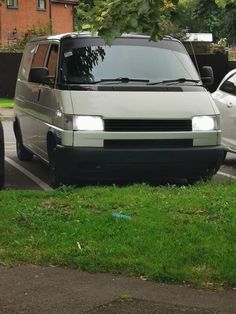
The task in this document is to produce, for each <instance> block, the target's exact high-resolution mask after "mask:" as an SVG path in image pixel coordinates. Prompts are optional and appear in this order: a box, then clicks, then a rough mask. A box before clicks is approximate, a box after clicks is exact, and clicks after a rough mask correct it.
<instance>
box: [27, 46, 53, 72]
mask: <svg viewBox="0 0 236 314" xmlns="http://www.w3.org/2000/svg"><path fill="white" fill-rule="evenodd" d="M48 47H49V45H48V44H42V45H39V46H38V49H37V51H36V53H35V55H34V58H33V62H32V66H31V68H42V67H44V63H45V59H46V55H47V51H48Z"/></svg>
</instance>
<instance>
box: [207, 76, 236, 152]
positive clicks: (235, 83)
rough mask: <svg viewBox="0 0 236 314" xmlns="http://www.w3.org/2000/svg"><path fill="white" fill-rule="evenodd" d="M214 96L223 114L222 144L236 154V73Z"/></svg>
mask: <svg viewBox="0 0 236 314" xmlns="http://www.w3.org/2000/svg"><path fill="white" fill-rule="evenodd" d="M212 96H213V98H214V100H215V103H216V105H217V107H218V109H219V111H220V114H221V128H222V144H223V145H224V146H226V147H227V149H228V150H232V151H235V152H236V72H235V73H233V74H232V75H230V76H228V77H227V78H226V79H225V80H224V81H223V82H222V83H221V85H220V86H219V88H218V89H217V91H216V92H215V93H213V95H212Z"/></svg>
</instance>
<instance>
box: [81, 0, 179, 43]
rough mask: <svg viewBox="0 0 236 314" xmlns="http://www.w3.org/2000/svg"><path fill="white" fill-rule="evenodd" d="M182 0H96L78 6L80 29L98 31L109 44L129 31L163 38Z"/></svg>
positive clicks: (82, 2)
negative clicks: (173, 13) (177, 5)
mask: <svg viewBox="0 0 236 314" xmlns="http://www.w3.org/2000/svg"><path fill="white" fill-rule="evenodd" d="M177 3H178V0H130V1H129V2H127V1H126V0H94V2H90V3H88V1H85V0H84V1H81V2H80V5H79V6H78V7H77V14H76V29H77V30H78V31H81V30H90V31H91V32H92V33H95V32H98V33H99V35H101V36H102V37H103V38H104V40H105V41H106V43H108V44H111V42H112V40H113V39H114V37H116V36H120V35H121V34H122V33H125V32H127V33H128V32H140V33H148V34H150V35H151V38H152V39H155V40H157V39H159V38H161V37H162V36H163V35H164V34H165V33H166V32H167V29H166V28H167V27H169V26H170V25H171V18H172V12H173V11H174V10H175V6H176V4H177Z"/></svg>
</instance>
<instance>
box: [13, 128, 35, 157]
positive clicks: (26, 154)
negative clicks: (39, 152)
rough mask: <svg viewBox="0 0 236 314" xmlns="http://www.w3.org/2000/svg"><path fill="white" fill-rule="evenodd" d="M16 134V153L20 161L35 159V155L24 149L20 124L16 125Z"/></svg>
mask: <svg viewBox="0 0 236 314" xmlns="http://www.w3.org/2000/svg"><path fill="white" fill-rule="evenodd" d="M14 132H15V137H16V153H17V157H18V159H19V160H20V161H31V160H32V159H33V157H34V154H33V153H31V152H30V151H29V150H27V149H26V148H25V147H24V145H23V141H22V135H21V130H20V127H19V124H18V122H15V123H14Z"/></svg>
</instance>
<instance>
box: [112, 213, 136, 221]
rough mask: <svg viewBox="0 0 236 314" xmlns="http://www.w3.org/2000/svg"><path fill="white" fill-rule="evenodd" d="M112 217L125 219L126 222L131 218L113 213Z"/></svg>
mask: <svg viewBox="0 0 236 314" xmlns="http://www.w3.org/2000/svg"><path fill="white" fill-rule="evenodd" d="M112 216H113V217H117V218H122V219H126V220H131V217H130V216H127V215H123V214H121V213H113V214H112Z"/></svg>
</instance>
